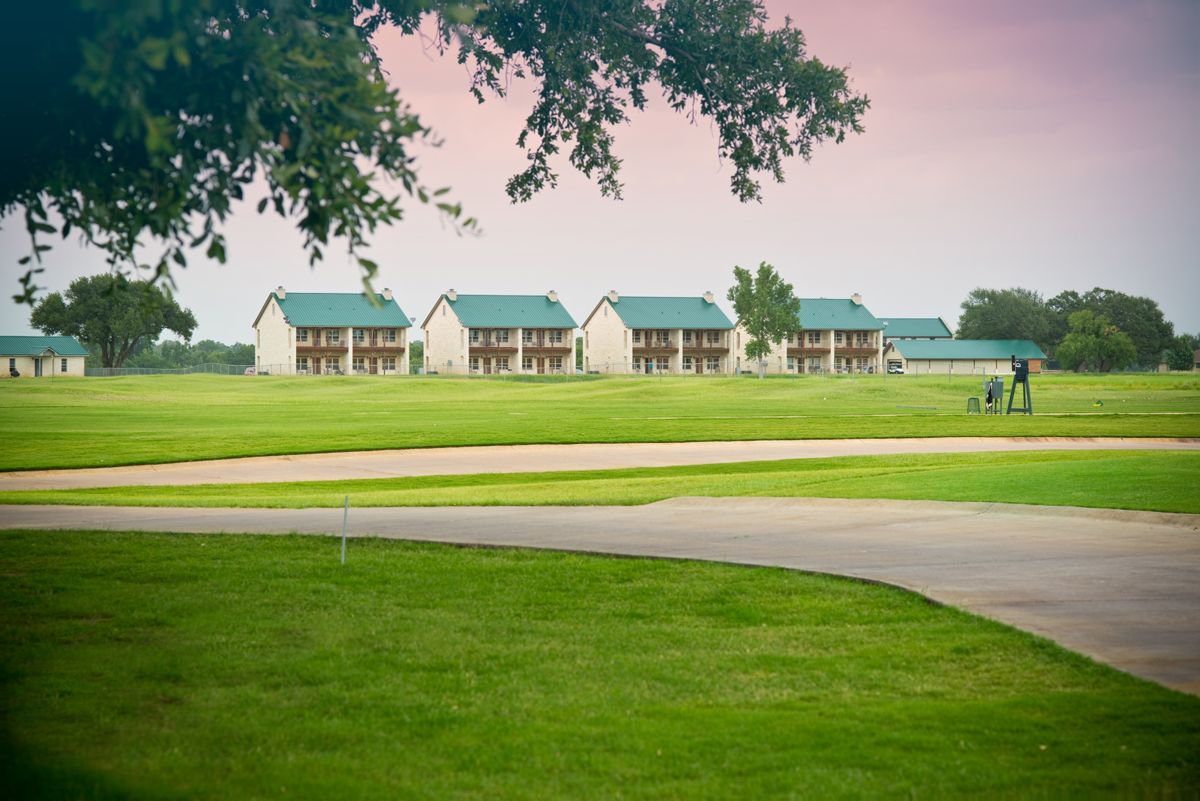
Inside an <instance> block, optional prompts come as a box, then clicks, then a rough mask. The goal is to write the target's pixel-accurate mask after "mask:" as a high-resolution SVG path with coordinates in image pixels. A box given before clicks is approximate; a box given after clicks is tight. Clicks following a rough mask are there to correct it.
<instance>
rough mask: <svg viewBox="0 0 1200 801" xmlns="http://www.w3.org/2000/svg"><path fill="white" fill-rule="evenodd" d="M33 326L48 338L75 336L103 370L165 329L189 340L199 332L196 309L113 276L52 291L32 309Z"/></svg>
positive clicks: (119, 362)
mask: <svg viewBox="0 0 1200 801" xmlns="http://www.w3.org/2000/svg"><path fill="white" fill-rule="evenodd" d="M29 324H30V325H31V326H33V327H34V328H37V329H40V330H41V331H42V333H44V334H64V335H66V336H71V337H75V338H76V339H78V340H79V341H80V342H82V343H83V344H84V345H86V346H87V347H88V349H89V350H91V351H92V352H93V353H95V352H97V351H98V352H99V353H100V363H101V365H103V366H104V367H120V366H121V365H122V364H123V363H124V362H125V360H126V359H127V358H129V356H130V355H131V354H133V353H135V352H136V351H137V350H138V348H139V347H142V346H145V345H147V344H149V343H153V342H154V341H155V340H157V339H158V337H159V336H160V335H161V334H162V332H163V331H164V330H170V331H174V332H175V333H176V334H178V335H179V336H181V337H183V338H184V339H185V340H189V339H191V338H192V332H193V331H195V330H196V318H195V317H194V316H193V315H192V310H191V309H183V308H180V306H179V303H178V302H176V301H175V300H174V299H173V298H169V297H167V296H166V295H165V294H164V293H163V291H162V290H161V289H159V288H158V287H156V286H151V285H150V284H149V282H146V281H126V280H124V278H123V277H121V276H117V277H115V278H114V277H113V276H111V275H92V276H85V277H83V278H76V279H75V280H74V281H72V282H71V285H70V286H69V287H68V288H67V290H66V291H65V292H61V293H60V292H52V293H51V294H49V295H47V296H46V297H44V298H42V299H41V300H39V301H38V302H37V303H36V304H35V305H34V307H33V313H32V314H30V315H29Z"/></svg>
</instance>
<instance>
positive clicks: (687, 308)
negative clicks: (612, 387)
mask: <svg viewBox="0 0 1200 801" xmlns="http://www.w3.org/2000/svg"><path fill="white" fill-rule="evenodd" d="M734 328H735V326H734V323H733V321H732V320H730V319H729V317H728V316H727V315H726V314H725V312H723V311H722V310H721V307H720V306H718V305H717V304H716V300H715V299H714V298H713V294H712V293H711V292H705V293H704V294H703V295H697V296H693V297H644V296H627V295H625V296H623V295H619V294H618V293H617V292H616V291H615V290H614V291H612V292H609V293H608V294H607V295H605V296H604V297H602V298H601V299H600V302H599V303H597V304H596V306H595V308H593V309H592V313H591V314H589V315H588V316H587V319H586V320H584V322H583V369H584V371H585V372H591V373H606V374H607V373H727V372H730V371H731V370H732V369H733V366H732V364H731V362H730V356H731V352H732V342H733V332H734Z"/></svg>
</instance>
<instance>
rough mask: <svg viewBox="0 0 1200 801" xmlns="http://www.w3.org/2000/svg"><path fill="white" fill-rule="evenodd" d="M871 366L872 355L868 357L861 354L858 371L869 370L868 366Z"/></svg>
mask: <svg viewBox="0 0 1200 801" xmlns="http://www.w3.org/2000/svg"><path fill="white" fill-rule="evenodd" d="M870 366H871V359H870V357H867V356H859V357H858V371H859V372H860V373H865V372H866V371H867V368H868V367H870Z"/></svg>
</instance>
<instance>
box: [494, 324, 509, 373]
mask: <svg viewBox="0 0 1200 801" xmlns="http://www.w3.org/2000/svg"><path fill="white" fill-rule="evenodd" d="M506 333H507V332H506ZM496 372H498V373H507V372H508V357H507V356H499V357H497V358H496Z"/></svg>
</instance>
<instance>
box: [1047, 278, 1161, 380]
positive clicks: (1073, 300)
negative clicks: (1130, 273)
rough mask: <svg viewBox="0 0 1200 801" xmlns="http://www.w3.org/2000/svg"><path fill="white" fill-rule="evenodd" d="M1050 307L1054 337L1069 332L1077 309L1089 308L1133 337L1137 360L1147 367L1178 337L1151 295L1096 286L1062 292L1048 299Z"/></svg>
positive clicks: (1157, 359)
mask: <svg viewBox="0 0 1200 801" xmlns="http://www.w3.org/2000/svg"><path fill="white" fill-rule="evenodd" d="M1046 306H1047V308H1048V309H1050V312H1051V318H1050V328H1051V333H1052V336H1054V335H1056V336H1057V337H1058V340H1059V341H1061V340H1062V338H1063V337H1065V336H1066V335H1067V332H1068V330H1069V329H1070V318H1071V315H1073V314H1074V313H1075V312H1077V311H1083V310H1085V309H1086V310H1088V311H1090V312H1091V313H1092V314H1093V315H1104V317H1106V318H1107V319H1108V321H1109V324H1110V325H1114V326H1116V327H1117V328H1118V329H1119V330H1120V331H1123V332H1124V333H1125V334H1127V335H1128V336H1129V339H1130V340H1131V341H1132V342H1133V346H1134V349H1135V350H1136V351H1137V362H1138V363H1139V364H1140V365H1141V366H1143V367H1149V368H1155V367H1157V366H1158V364H1159V360H1160V359H1161V358H1162V353H1163V351H1164V350H1167V349H1168V348H1170V347H1171V345H1172V344H1173V342H1174V340H1175V326H1174V325H1172V324H1171V323H1170V322H1169V321H1168V320H1166V319H1165V318H1164V317H1163V313H1162V309H1160V308H1159V307H1158V302H1157V301H1154V300H1151V299H1150V298H1146V297H1138V296H1135V295H1126V294H1125V293H1123V292H1117V291H1115V290H1112V289H1101V288H1100V287H1096V288H1095V289H1092V290H1091V291H1090V292H1085V293H1083V294H1082V295H1081V294H1079V293H1078V292H1070V291H1068V292H1062V293H1060V294H1058V295H1056V296H1055V297H1053V298H1050V300H1048V301H1046Z"/></svg>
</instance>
